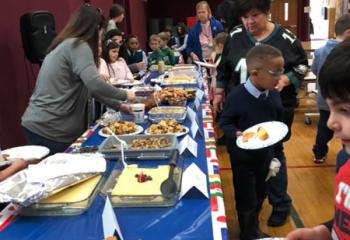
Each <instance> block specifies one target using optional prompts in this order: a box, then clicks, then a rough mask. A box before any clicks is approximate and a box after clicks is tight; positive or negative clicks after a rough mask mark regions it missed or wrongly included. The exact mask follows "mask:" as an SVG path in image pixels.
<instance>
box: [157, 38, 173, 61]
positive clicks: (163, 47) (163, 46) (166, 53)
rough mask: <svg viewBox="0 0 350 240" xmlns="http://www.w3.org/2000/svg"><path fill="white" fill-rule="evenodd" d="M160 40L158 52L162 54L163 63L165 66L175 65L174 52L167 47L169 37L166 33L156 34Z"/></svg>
mask: <svg viewBox="0 0 350 240" xmlns="http://www.w3.org/2000/svg"><path fill="white" fill-rule="evenodd" d="M158 36H159V38H160V51H161V52H162V54H163V59H164V63H165V64H166V65H172V66H174V65H175V55H174V51H173V50H171V48H169V47H168V41H169V39H170V35H169V33H168V32H161V33H159V34H158Z"/></svg>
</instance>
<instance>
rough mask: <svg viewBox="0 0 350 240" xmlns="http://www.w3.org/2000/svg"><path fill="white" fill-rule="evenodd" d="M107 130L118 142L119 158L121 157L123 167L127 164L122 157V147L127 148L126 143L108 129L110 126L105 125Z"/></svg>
mask: <svg viewBox="0 0 350 240" xmlns="http://www.w3.org/2000/svg"><path fill="white" fill-rule="evenodd" d="M105 128H106V129H107V131H108V132H109V133H110V134H111V135H112V136H113V137H114V138H115V139H116V140H117V141H118V142H119V143H120V153H121V158H122V163H123V166H124V168H126V167H127V166H128V164H127V163H126V162H125V157H124V147H125V149H127V148H128V144H127V143H126V142H125V141H124V140H121V139H120V138H119V137H118V136H117V135H116V134H115V133H114V132H113V131H112V129H110V127H108V126H106V127H105Z"/></svg>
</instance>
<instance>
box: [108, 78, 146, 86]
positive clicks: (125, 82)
mask: <svg viewBox="0 0 350 240" xmlns="http://www.w3.org/2000/svg"><path fill="white" fill-rule="evenodd" d="M110 81H111V84H112V85H115V86H126V87H127V86H130V87H131V86H138V85H142V84H143V82H141V81H138V80H135V81H132V80H123V79H119V80H117V81H116V80H114V79H110Z"/></svg>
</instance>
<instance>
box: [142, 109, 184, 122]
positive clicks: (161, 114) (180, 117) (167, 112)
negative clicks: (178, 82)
mask: <svg viewBox="0 0 350 240" xmlns="http://www.w3.org/2000/svg"><path fill="white" fill-rule="evenodd" d="M148 117H149V119H150V120H151V121H153V122H159V121H161V120H163V119H166V118H172V119H175V120H176V121H178V122H182V121H184V120H185V118H186V108H185V107H179V106H159V107H154V108H152V109H151V110H149V111H148Z"/></svg>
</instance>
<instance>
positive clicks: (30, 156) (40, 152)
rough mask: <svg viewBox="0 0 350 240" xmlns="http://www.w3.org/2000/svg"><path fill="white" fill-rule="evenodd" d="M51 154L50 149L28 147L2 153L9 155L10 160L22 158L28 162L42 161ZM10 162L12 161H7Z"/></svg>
mask: <svg viewBox="0 0 350 240" xmlns="http://www.w3.org/2000/svg"><path fill="white" fill-rule="evenodd" d="M49 153H50V149H48V148H47V147H44V146H36V145H28V146H21V147H14V148H9V149H6V150H4V151H2V154H6V155H9V156H8V158H10V159H13V158H22V159H24V160H26V161H30V160H35V159H42V158H44V157H45V156H47V155H48V154H49ZM5 162H10V163H11V161H5Z"/></svg>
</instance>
